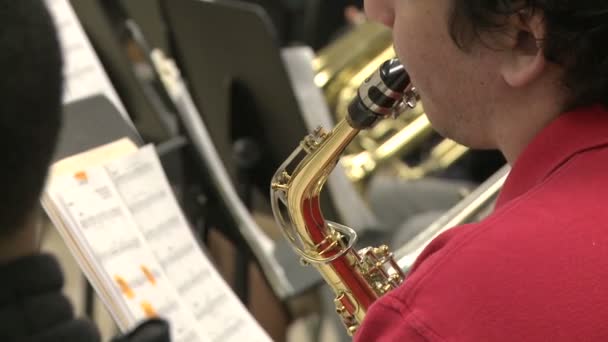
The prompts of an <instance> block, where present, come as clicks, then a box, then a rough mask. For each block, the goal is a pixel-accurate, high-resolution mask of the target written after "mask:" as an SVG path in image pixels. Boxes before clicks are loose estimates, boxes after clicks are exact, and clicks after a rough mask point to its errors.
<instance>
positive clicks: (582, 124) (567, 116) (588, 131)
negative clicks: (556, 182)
mask: <svg viewBox="0 0 608 342" xmlns="http://www.w3.org/2000/svg"><path fill="white" fill-rule="evenodd" d="M606 144H608V110H606V109H605V108H604V107H602V106H599V105H597V106H592V107H586V108H579V109H577V110H573V111H570V112H567V113H564V114H562V115H560V116H559V117H558V118H557V119H555V120H554V121H553V122H552V123H551V124H549V125H548V126H547V127H545V128H544V129H543V130H542V131H541V132H540V133H539V134H538V135H537V136H536V137H535V138H534V139H533V140H532V142H531V143H530V144H528V146H527V147H526V148H525V149H524V151H523V152H522V154H521V155H520V156H519V158H518V159H517V160H516V161H515V163H514V165H513V167H512V169H511V173H510V174H509V176H508V177H507V180H506V182H505V184H504V186H503V188H502V190H501V192H500V195H499V197H498V200H497V203H496V208H499V207H501V206H502V205H504V204H506V203H507V202H509V201H511V200H513V199H514V198H516V197H518V196H520V195H522V194H524V193H525V192H527V191H528V190H530V189H531V188H532V187H534V186H535V185H537V184H539V183H540V182H542V181H543V180H544V179H546V178H547V177H548V176H549V175H551V174H552V173H553V172H555V171H556V170H557V169H559V167H560V166H561V165H563V164H564V163H565V162H566V161H567V160H569V159H570V158H571V157H572V156H574V155H575V154H577V153H579V152H581V151H584V150H587V149H591V148H594V147H598V146H601V145H606Z"/></svg>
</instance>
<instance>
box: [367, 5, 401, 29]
mask: <svg viewBox="0 0 608 342" xmlns="http://www.w3.org/2000/svg"><path fill="white" fill-rule="evenodd" d="M391 1H392V0H365V2H364V8H365V14H366V16H367V17H368V18H369V19H370V20H371V21H376V22H379V23H381V24H384V25H386V26H388V27H389V28H392V27H393V23H394V20H395V11H394V8H393V6H392V4H391Z"/></svg>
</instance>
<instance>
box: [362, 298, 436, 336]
mask: <svg viewBox="0 0 608 342" xmlns="http://www.w3.org/2000/svg"><path fill="white" fill-rule="evenodd" d="M391 300H392V298H384V300H382V301H378V302H376V303H374V305H372V307H371V308H370V310H369V311H368V312H367V315H366V317H365V320H364V321H363V324H362V325H361V326H360V327H359V329H358V330H357V333H356V335H355V339H354V341H355V342H369V341H374V342H392V341H407V342H430V341H431V340H430V339H428V338H427V337H425V336H424V335H423V334H422V332H421V331H420V329H419V328H418V326H417V323H416V319H415V317H413V315H411V314H408V313H404V312H403V310H400V309H399V308H397V307H395V306H393V305H392V301H391Z"/></svg>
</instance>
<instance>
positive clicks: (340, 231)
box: [271, 120, 403, 334]
mask: <svg viewBox="0 0 608 342" xmlns="http://www.w3.org/2000/svg"><path fill="white" fill-rule="evenodd" d="M358 132H359V130H357V129H355V128H352V127H351V126H350V125H349V123H348V122H347V120H343V121H341V122H340V123H339V124H338V125H337V126H336V127H335V128H334V129H333V130H332V131H331V132H325V131H324V130H323V129H321V128H319V129H317V130H316V131H315V132H313V133H312V134H310V135H308V136H306V137H305V138H304V139H303V140H302V142H301V144H300V147H299V148H298V149H297V150H296V151H295V152H294V154H293V155H292V156H291V157H290V158H289V159H288V160H287V161H286V162H285V163H284V164H283V165H282V166H281V168H280V169H279V170H278V171H277V173H276V174H275V177H274V178H273V182H272V186H271V188H272V191H271V193H272V198H273V201H272V206H273V211H274V213H275V217H276V218H277V220H278V221H279V224H280V225H281V226H282V227H283V229H284V233H285V235H286V237H287V238H288V239H289V240H290V242H291V243H292V244H293V246H294V249H295V250H296V252H297V253H298V254H299V255H300V257H301V258H302V262H303V264H310V265H312V266H314V267H315V268H316V269H317V270H318V271H319V272H320V273H321V275H322V276H323V278H324V279H325V281H326V282H327V284H329V286H330V287H331V288H332V289H333V290H334V292H335V293H336V299H335V302H336V311H337V313H338V314H339V315H340V317H341V318H342V320H343V322H344V324H345V327H346V329H347V331H348V332H349V333H350V334H352V333H354V332H355V331H356V329H357V327H358V326H359V324H360V322H361V321H362V320H363V318H364V317H365V314H366V312H367V309H368V308H369V306H370V305H371V303H373V302H374V301H375V300H376V299H377V298H378V297H380V296H382V295H383V294H385V293H386V292H388V291H389V290H391V289H393V288H395V287H397V286H398V285H399V284H400V283H401V281H402V280H403V273H402V272H401V270H400V269H399V267H397V264H396V263H395V261H394V260H393V258H392V254H391V253H390V251H389V250H388V247H386V246H381V247H379V248H366V249H364V250H362V251H361V252H357V251H355V250H354V249H353V247H354V243H355V241H356V239H357V237H356V233H355V232H354V231H353V230H352V229H350V228H348V227H345V226H342V225H339V224H337V223H333V222H326V221H325V220H324V219H323V216H322V214H321V212H320V209H319V194H320V192H321V190H322V187H323V185H324V184H325V181H326V180H327V177H328V176H329V174H330V173H331V171H332V170H333V169H334V167H335V165H336V163H337V161H338V159H339V157H340V155H341V154H342V152H343V151H344V150H345V149H346V146H347V145H348V144H349V143H350V142H351V141H352V140H353V138H354V137H355V136H356V135H357V133H358ZM294 164H295V165H294Z"/></svg>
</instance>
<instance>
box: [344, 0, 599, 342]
mask: <svg viewBox="0 0 608 342" xmlns="http://www.w3.org/2000/svg"><path fill="white" fill-rule="evenodd" d="M365 7H366V13H367V15H368V17H369V18H371V19H373V20H376V21H379V22H382V23H384V24H385V25H387V26H389V27H390V28H392V29H393V32H394V44H395V50H396V52H397V55H398V57H399V59H400V61H401V62H402V63H403V65H404V66H405V69H406V70H407V71H408V73H409V74H410V77H411V80H412V83H413V84H414V85H415V86H416V89H417V91H418V92H419V94H420V96H421V98H422V101H423V103H424V108H425V111H426V114H427V115H428V117H429V120H430V121H431V123H432V124H433V126H434V128H435V129H436V130H437V131H438V132H440V133H441V134H442V135H444V136H445V137H447V138H451V139H453V140H455V141H457V142H459V143H462V144H464V145H466V146H469V147H471V148H475V149H499V150H500V151H501V152H502V153H503V154H504V156H505V158H506V159H507V160H508V162H509V164H510V165H511V166H512V171H511V173H510V175H509V177H508V178H507V181H506V183H505V186H504V188H503V189H502V191H501V193H500V196H499V198H498V200H497V203H496V205H495V209H494V211H493V213H492V214H491V215H490V216H489V217H487V218H486V219H484V220H483V221H481V222H479V223H474V224H468V225H464V226H460V227H456V228H453V229H451V230H449V231H447V232H445V233H443V234H442V235H440V236H439V237H437V238H436V239H435V240H434V241H432V242H431V243H430V244H429V245H428V247H427V248H426V249H425V251H424V252H423V253H422V254H421V255H420V256H419V258H418V260H417V262H416V263H415V265H414V267H413V268H412V269H411V270H410V271H409V273H408V274H407V276H406V279H405V281H404V282H403V283H402V284H401V285H400V286H399V287H397V288H396V289H394V290H392V291H391V292H389V293H388V294H386V295H384V296H382V297H381V298H379V299H378V300H377V301H375V302H374V303H373V304H372V305H371V307H370V309H369V311H368V312H367V315H366V316H365V319H364V320H363V322H362V325H361V326H360V328H359V329H358V330H357V332H356V335H355V340H356V341H475V342H479V341H552V342H558V341H607V340H608V324H606V322H607V319H608V223H607V222H608V210H607V209H606V208H607V207H608V191H607V190H608V109H607V105H608V44H607V42H608V2H606V1H603V0H577V1H569V0H517V1H515V0H500V1H499V0H489V1H480V0H366V3H365Z"/></svg>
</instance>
